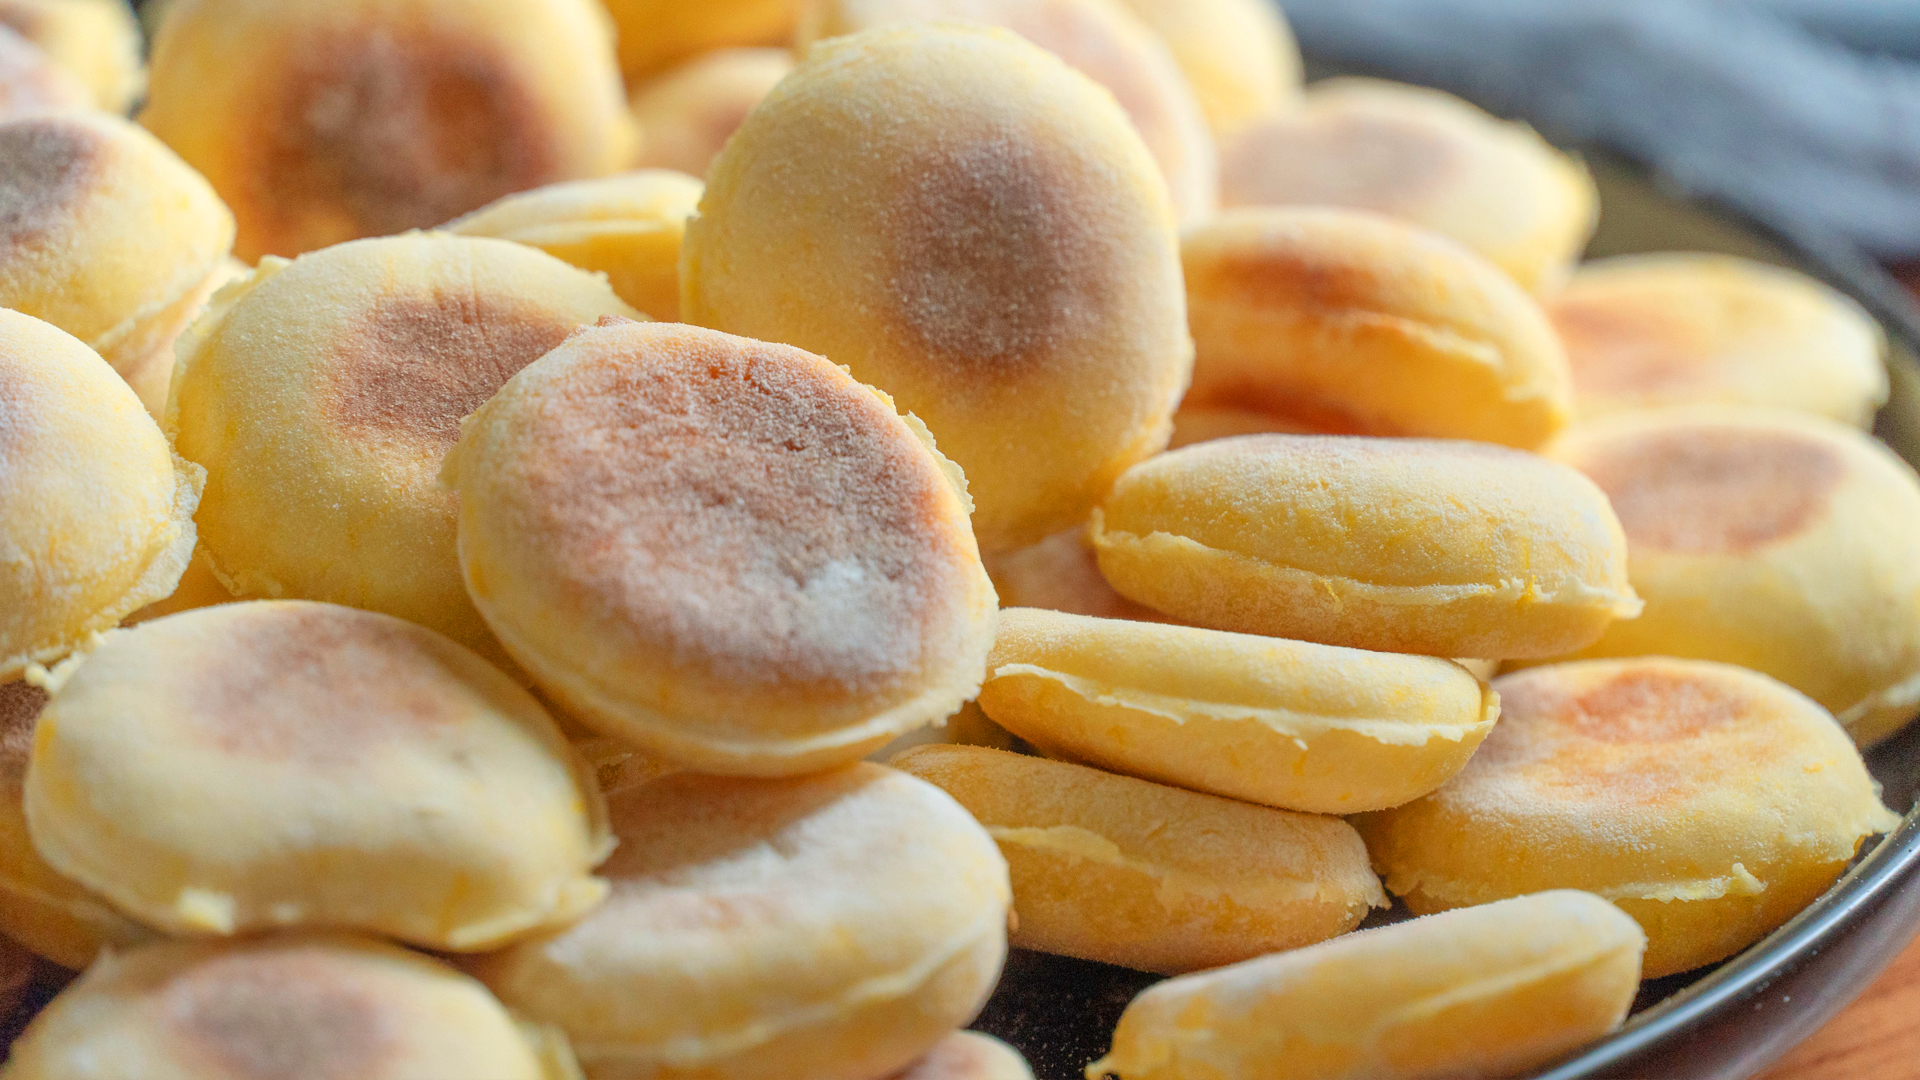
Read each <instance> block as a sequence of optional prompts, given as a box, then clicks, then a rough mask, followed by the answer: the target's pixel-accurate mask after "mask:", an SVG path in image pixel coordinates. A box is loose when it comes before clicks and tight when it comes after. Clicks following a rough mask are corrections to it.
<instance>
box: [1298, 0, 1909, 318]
mask: <svg viewBox="0 0 1920 1080" xmlns="http://www.w3.org/2000/svg"><path fill="white" fill-rule="evenodd" d="M1285 7H1286V11H1287V14H1288V16H1289V18H1290V19H1291V20H1292V22H1293V25H1294V29H1295V31H1296V33H1297V34H1298V37H1299V39H1300V44H1301V47H1302V49H1303V50H1304V51H1305V52H1306V54H1307V55H1308V57H1309V58H1310V68H1314V69H1319V70H1320V71H1322V72H1324V71H1326V70H1329V69H1338V70H1348V71H1363V72H1367V73H1372V74H1380V75H1386V76H1389V77H1394V78H1399V79H1405V80H1407V81H1410V82H1419V83H1425V84H1428V85H1433V86H1438V87H1441V88H1443V89H1447V90H1451V91H1453V92H1455V93H1458V94H1460V95H1462V96H1464V97H1466V98H1468V99H1470V100H1472V101H1474V102H1476V103H1477V104H1479V105H1481V106H1483V107H1485V108H1487V109H1490V110H1491V111H1493V112H1495V113H1499V114H1501V115H1504V116H1508V117H1511V118H1515V119H1522V120H1525V121H1527V122H1529V123H1531V124H1533V125H1534V126H1535V127H1536V128H1538V129H1540V131H1541V132H1542V133H1543V134H1545V135H1546V136H1547V137H1548V138H1550V139H1552V140H1553V141H1555V142H1558V143H1562V144H1566V145H1575V146H1600V147H1608V148H1612V149H1614V150H1616V151H1618V152H1620V153H1622V154H1624V155H1625V156H1627V157H1629V158H1631V159H1633V160H1635V161H1638V162H1640V163H1643V164H1645V165H1646V166H1648V167H1650V168H1651V169H1653V170H1654V171H1655V172H1657V173H1658V174H1659V175H1660V177H1661V178H1662V179H1663V182H1665V183H1667V184H1669V185H1671V186H1673V187H1676V188H1678V189H1681V190H1683V191H1685V192H1688V193H1690V194H1694V195H1697V196H1701V197H1705V198H1709V199H1713V200H1716V201H1719V202H1722V203H1725V204H1728V205H1731V206H1733V207H1736V208H1738V209H1740V210H1743V211H1745V212H1747V213H1749V214H1752V215H1755V216H1758V217H1760V218H1762V219H1765V220H1767V221H1770V222H1776V223H1782V224H1786V225H1789V226H1791V227H1793V228H1795V229H1796V230H1805V231H1815V232H1822V233H1826V234H1828V235H1830V236H1832V237H1836V238H1840V239H1843V240H1845V241H1850V242H1851V243H1852V244H1853V245H1856V246H1857V247H1858V248H1859V249H1861V250H1864V251H1866V252H1868V253H1870V254H1871V255H1873V256H1875V257H1877V258H1879V259H1880V260H1882V261H1884V262H1886V263H1889V264H1892V265H1894V266H1896V267H1897V268H1898V270H1899V272H1900V273H1901V274H1902V275H1903V276H1904V277H1905V278H1906V279H1907V280H1908V282H1909V283H1910V284H1920V267H1917V266H1916V265H1915V262H1916V260H1920V3H1916V2H1914V0H1535V2H1527V0H1289V2H1288V3H1286V4H1285Z"/></svg>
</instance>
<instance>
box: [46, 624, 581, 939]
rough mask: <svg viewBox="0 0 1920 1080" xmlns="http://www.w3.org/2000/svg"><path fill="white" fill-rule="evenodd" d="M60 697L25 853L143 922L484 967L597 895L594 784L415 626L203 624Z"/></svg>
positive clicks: (130, 637)
mask: <svg viewBox="0 0 1920 1080" xmlns="http://www.w3.org/2000/svg"><path fill="white" fill-rule="evenodd" d="M55 682H56V684H57V685H56V686H55V687H54V691H53V698H52V701H51V702H50V703H49V704H48V705H47V707H46V709H45V710H44V711H43V712H42V713H41V714H40V718H39V721H38V725H37V730H36V732H35V737H34V747H33V752H32V757H31V761H30V764H29V767H28V770H27V778H26V794H25V803H26V813H27V825H28V830H29V832H30V834H31V836H32V838H33V843H34V846H35V847H36V848H37V849H38V850H39V852H40V854H41V855H42V856H43V857H44V858H45V859H46V860H47V862H48V864H49V865H51V866H52V867H53V868H54V869H55V870H56V871H58V872H60V873H61V874H64V875H66V876H68V877H70V878H72V879H74V880H75V881H77V882H79V883H81V884H83V885H85V886H87V887H88V888H90V889H92V890H93V891H95V892H97V893H99V894H101V895H103V896H105V897H107V898H108V899H109V900H111V901H112V902H113V904H114V905H115V906H116V907H118V908H119V909H121V910H123V911H126V912H129V913H132V914H133V915H134V916H135V917H137V918H138V919H140V920H141V921H142V922H144V923H147V924H148V925H151V926H154V927H157V928H160V929H163V930H165V931H167V932H169V933H173V934H191V935H217V936H227V935H233V934H240V933H247V932H250V931H258V930H265V929H271V928H276V927H313V926H334V927H349V928H357V929H364V930H368V931H371V932H377V933H384V934H389V935H392V936H394V937H397V938H400V939H402V940H405V941H408V942H411V943H414V944H417V945H422V946H425V947H429V948H436V949H444V950H452V951H473V950H478V949H485V948H492V947H497V946H498V945H501V944H504V943H506V942H508V941H511V940H514V939H515V938H517V937H520V936H524V935H525V934H527V933H531V932H533V931H536V930H539V929H542V928H545V927H549V926H553V925H563V924H565V923H568V922H571V921H573V920H574V919H577V918H578V917H579V916H580V915H582V914H583V913H585V912H586V911H589V910H591V909H592V908H593V907H594V906H595V905H596V904H598V903H599V902H600V900H601V899H602V898H603V897H604V896H605V892H606V884H605V882H603V881H601V880H599V879H597V878H594V877H592V876H591V869H592V867H593V866H594V865H595V864H596V863H598V862H599V861H600V860H601V859H602V858H604V857H605V855H606V853H607V850H608V848H609V847H610V844H611V841H610V840H609V838H608V837H607V834H606V826H605V821H604V816H603V815H604V807H603V804H602V802H601V799H600V794H599V791H598V789H597V788H596V787H595V785H594V782H593V777H592V776H591V774H590V772H589V771H588V769H587V767H586V766H585V765H584V764H583V763H582V762H581V761H580V760H579V759H578V757H577V756H576V755H575V754H574V753H573V751H572V750H571V749H570V748H569V746H568V745H567V743H566V741H565V740H564V738H563V737H562V736H561V735H560V733H559V731H558V730H557V729H556V728H555V727H554V725H553V722H552V720H551V719H549V718H548V716H547V715H546V713H545V712H544V711H543V710H542V709H541V708H540V706H539V705H538V704H537V703H536V702H535V701H534V700H533V699H532V698H531V697H530V696H529V695H528V694H527V693H526V692H525V691H523V690H521V689H520V688H519V687H517V686H515V685H514V684H513V682H512V681H511V680H509V679H508V678H507V677H506V676H505V675H503V674H501V673H500V672H498V671H496V670H494V669H493V668H491V667H489V666H488V665H487V664H486V663H485V662H484V661H482V660H481V659H480V658H479V657H477V656H475V655H474V654H473V653H471V652H469V651H467V650H465V649H463V648H461V647H460V646H458V645H456V644H454V643H453V642H451V641H448V640H446V639H445V638H442V637H440V636H438V635H436V634H434V633H432V632H431V631H428V630H425V629H422V628H420V627H418V626H414V625H413V624H411V623H406V622H402V621H400V620H398V619H394V618H390V617H388V616H384V615H376V614H373V613H371V612H363V611H355V610H353V609H350V608H341V607H334V606H332V605H326V604H312V603H305V602H298V601H279V602H266V601H263V602H254V603H245V604H228V605H223V606H220V607H212V608H202V609H199V610H196V611H190V612H187V613H185V614H181V615H174V616H170V617H168V618H165V619H159V620H155V621H153V622H150V623H144V624H142V625H141V626H139V627H137V628H135V629H132V630H121V631H116V632H114V633H112V634H110V635H107V636H106V637H105V638H104V639H103V640H102V641H101V643H100V644H99V645H98V646H97V647H96V648H95V649H94V650H93V651H92V652H90V653H88V654H87V655H86V656H85V657H84V658H77V659H75V660H70V661H69V662H68V663H67V664H66V665H63V667H62V668H61V669H60V670H58V671H57V672H56V673H55ZM210 775H218V776H220V777H221V778H222V781H221V783H220V784H219V785H217V786H214V787H208V786H206V785H204V784H200V783H199V779H200V778H204V777H206V776H210ZM189 789H191V790H195V791H196V792H198V794H196V795H195V797H194V798H192V799H182V798H181V797H180V793H181V792H182V791H185V790H189Z"/></svg>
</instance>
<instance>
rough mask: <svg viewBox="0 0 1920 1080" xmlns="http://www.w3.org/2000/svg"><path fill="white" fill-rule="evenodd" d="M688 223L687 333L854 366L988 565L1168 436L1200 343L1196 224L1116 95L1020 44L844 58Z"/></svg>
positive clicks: (850, 47) (819, 72)
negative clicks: (923, 446)
mask: <svg viewBox="0 0 1920 1080" xmlns="http://www.w3.org/2000/svg"><path fill="white" fill-rule="evenodd" d="M708 181H709V182H708V185H707V194H706V198H705V199H704V200H703V201H702V202H701V205H700V216H699V217H698V218H696V219H695V220H694V221H693V222H692V223H691V224H690V225H688V227H687V247H686V253H685V256H684V259H683V263H682V269H683V290H682V295H681V316H682V318H684V319H686V320H687V321H688V322H691V323H697V324H699V325H702V326H711V327H714V328H716V329H719V330H725V331H727V332H728V333H734V334H744V335H746V336H748V337H755V338H760V339H763V340H767V341H783V342H786V343H788V344H792V345H796V346H799V347H800V348H803V349H807V350H809V351H812V352H816V353H819V354H821V355H822V356H825V357H827V358H829V359H831V360H833V361H834V362H835V363H840V364H846V365H847V366H848V368H849V370H851V371H852V372H853V375H854V377H855V378H858V379H860V380H862V381H864V382H867V383H870V384H872V385H874V386H877V387H879V388H880V389H882V390H884V391H886V392H887V393H889V394H892V395H893V396H894V397H895V398H896V399H897V400H898V401H899V402H900V404H901V406H902V407H903V408H905V409H907V410H909V411H911V412H913V413H914V414H915V415H917V416H919V417H920V418H921V419H923V420H925V421H926V422H927V426H928V427H929V428H931V429H932V430H933V434H934V437H935V438H937V439H938V440H939V442H940V449H941V452H943V453H945V454H947V455H948V456H950V457H951V458H953V460H954V461H955V462H957V463H959V465H960V467H961V468H962V469H965V470H966V474H967V481H968V485H969V488H970V489H971V491H972V494H973V499H974V503H975V511H974V521H973V524H974V529H975V531H976V533H978V535H979V538H980V545H981V547H982V548H983V549H985V550H988V551H996V550H1004V549H1007V548H1013V547H1020V546H1022V545H1025V544H1031V543H1037V542H1038V541H1040V540H1043V539H1045V538H1046V537H1047V536H1049V535H1051V534H1053V533H1056V532H1058V531H1060V530H1061V529H1064V528H1067V527H1069V526H1072V525H1074V524H1077V523H1079V522H1081V521H1084V520H1085V519H1086V515H1087V513H1088V511H1090V510H1092V508H1093V506H1094V505H1095V504H1096V503H1097V502H1098V501H1099V499H1100V497H1101V496H1102V495H1103V494H1105V492H1106V490H1107V488H1108V487H1109V486H1110V485H1111V484H1112V483H1113V480H1114V478H1115V477H1117V476H1118V475H1119V474H1120V473H1121V471H1123V470H1124V469H1126V467H1127V466H1129V465H1131V464H1133V463H1134V462H1136V461H1140V460H1143V459H1144V458H1146V457H1148V456H1149V455H1151V454H1153V453H1154V452H1156V451H1157V450H1159V449H1160V447H1161V446H1163V445H1164V444H1165V443H1166V438H1167V432H1168V418H1169V417H1171V416H1172V414H1173V408H1174V405H1175V403H1176V402H1177V401H1178V400H1179V396H1180V393H1181V391H1182V390H1184V389H1185V387H1186V382H1187V378H1188V374H1189V372H1190V370H1191V369H1190V362H1191V358H1192V344H1191V340H1190V339H1189V337H1188V335H1187V327H1186V305H1185V300H1184V293H1183V290H1182V288H1181V283H1180V267H1179V254H1178V239H1177V237H1176V235H1175V231H1174V221H1173V212H1172V208H1171V206H1170V204H1169V203H1168V201H1167V197H1166V194H1165V190H1164V185H1163V184H1162V183H1161V181H1160V179H1159V176H1158V173H1157V171H1156V170H1155V168H1154V165H1153V161H1152V158H1151V157H1149V156H1148V154H1147V152H1146V148H1145V146H1144V145H1143V144H1142V143H1141V141H1140V137H1139V136H1138V135H1137V134H1135V132H1134V130H1133V127H1132V125H1130V124H1129V123H1128V122H1127V119H1126V116H1125V114H1124V113H1122V112H1121V111H1120V109H1119V108H1118V107H1117V106H1115V105H1114V103H1113V101H1112V98H1111V96H1110V95H1108V94H1107V93H1106V92H1104V91H1103V90H1101V89H1100V88H1099V87H1098V86H1097V85H1095V84H1094V83H1093V82H1092V81H1091V80H1089V79H1087V78H1086V77H1084V76H1082V75H1080V74H1079V73H1077V72H1075V71H1073V70H1071V69H1070V68H1068V67H1067V66H1066V65H1065V64H1063V63H1061V62H1060V61H1059V60H1058V59H1057V58H1055V57H1054V56H1052V55H1050V54H1048V53H1046V52H1045V51H1043V50H1041V49H1038V48H1036V47H1034V46H1032V45H1029V44H1027V43H1026V42H1024V41H1021V40H1019V39H1018V38H1016V37H1014V36H1013V35H1011V34H1009V33H1007V32H1005V31H1000V30H990V29H976V28H967V27H959V26H952V25H942V26H931V27H930V26H909V27H902V28H896V29H883V30H873V31H868V32H866V33H863V34H856V35H853V36H851V37H846V38H838V39H834V40H832V41H827V42H822V43H821V44H819V45H817V46H815V47H814V49H813V50H812V52H811V53H809V55H808V57H807V59H806V61H805V62H803V63H802V64H801V65H800V67H799V68H798V69H797V70H796V71H795V72H794V74H793V75H792V76H790V77H789V78H788V79H787V80H786V81H784V82H782V83H781V84H780V86H779V87H778V88H777V89H775V90H774V92H773V93H772V94H771V95H770V96H769V97H768V98H767V99H766V100H765V101H764V102H762V103H761V104H760V106H759V107H758V108H756V109H755V110H754V111H753V114H752V115H751V116H749V117H748V118H747V122H746V124H745V125H744V126H742V127H741V129H740V131H739V133H738V134H737V135H735V136H734V138H733V141H732V142H730V143H728V144H727V149H726V151H725V152H724V153H722V154H721V156H720V160H719V161H718V162H717V163H716V164H715V166H714V169H713V172H712V173H711V175H710V176H709V177H708Z"/></svg>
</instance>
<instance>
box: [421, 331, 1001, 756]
mask: <svg viewBox="0 0 1920 1080" xmlns="http://www.w3.org/2000/svg"><path fill="white" fill-rule="evenodd" d="M715 373H720V374H717V375H716V374H715ZM694 401H697V402H699V403H700V404H699V405H698V407H694V406H692V405H689V404H688V403H689V402H694ZM829 450H830V451H831V453H829V452H828V451H829ZM445 477H446V479H447V481H448V482H449V483H450V484H451V485H452V486H454V487H455V488H456V489H457V490H458V491H459V493H460V560H461V566H462V568H463V571H464V573H465V577H466V581H467V585H468V590H469V592H470V593H471V595H472V596H473V599H474V602H475V603H476V604H477V605H478V606H479V609H480V611H481V612H482V613H483V614H484V615H485V616H486V618H487V621H488V623H489V625H490V626H491V627H492V629H493V630H494V632H495V633H496V634H497V635H499V638H500V640H501V642H502V643H503V644H504V645H505V646H506V648H507V650H508V652H509V653H511V654H512V655H513V656H514V658H515V659H516V660H517V661H519V663H520V664H521V665H523V666H524V667H525V668H526V669H527V670H528V671H529V672H530V673H532V675H533V676H534V679H535V680H536V682H538V683H539V685H540V686H541V688H542V689H543V691H545V692H546V693H548V694H551V695H552V696H553V697H554V698H555V699H556V700H557V701H558V702H560V704H561V705H562V706H563V707H564V708H565V709H566V710H567V711H568V712H570V713H572V714H573V715H574V716H576V717H577V718H578V719H580V720H581V721H583V722H585V723H587V724H589V725H591V726H593V727H594V728H595V729H596V730H598V731H599V732H600V733H602V734H605V735H609V736H613V737H616V738H621V739H624V740H627V741H629V742H632V743H634V744H636V745H638V746H640V747H643V748H646V749H649V750H651V751H653V752H655V753H657V754H659V755H660V756H662V757H665V758H668V759H670V760H672V761H674V762H677V763H679V764H682V765H686V766H689V767H693V768H698V769H701V770H703V771H707V772H721V773H731V774H746V775H763V776H764V775H772V776H782V775H792V774H796V773H802V772H810V771H815V770H818V769H821V768H825V767H829V766H832V765H836V764H845V763H847V762H850V761H855V760H858V759H859V758H861V757H862V756H864V755H866V754H867V753H869V752H871V751H873V750H875V749H877V748H878V747H880V746H881V745H883V744H885V743H886V742H887V741H888V740H890V739H892V738H894V737H895V736H898V735H900V734H902V733H903V732H907V731H911V730H913V729H916V728H919V727H923V726H926V725H928V724H932V723H936V722H938V721H939V720H941V719H942V718H944V717H946V716H947V715H949V714H950V713H952V712H953V710H954V709H955V708H957V707H958V706H959V705H960V703H961V702H963V701H966V700H968V699H970V698H971V697H972V696H973V695H974V692H975V691H976V690H977V689H978V687H979V685H980V677H981V672H982V667H983V664H984V660H985V657H986V652H987V649H988V648H989V647H990V646H991V644H992V636H993V624H994V617H995V613H996V603H995V598H994V595H993V588H992V584H991V582H990V581H989V580H988V578H987V575H986V571H985V570H984V569H983V568H982V567H981V565H980V561H979V555H978V552H977V549H976V548H975V547H974V543H973V537H972V534H971V532H970V531H969V530H968V528H967V519H966V513H967V509H968V506H967V502H966V489H965V481H964V479H963V478H962V477H961V476H960V475H959V472H958V470H957V469H954V468H953V466H952V464H951V463H950V462H948V461H946V459H945V458H943V457H942V456H941V455H940V453H939V451H938V450H936V449H934V446H933V443H932V440H931V439H930V438H929V437H928V435H927V433H926V430H925V428H924V427H922V426H920V425H919V423H918V421H916V420H915V419H914V418H913V417H912V416H911V415H909V416H905V417H902V416H900V415H899V414H898V413H897V412H896V411H895V409H894V405H893V402H892V401H891V400H889V399H887V398H886V397H885V396H884V395H881V394H878V393H876V392H874V391H872V390H871V389H869V388H867V387H865V386H862V385H861V384H859V383H858V382H855V381H854V380H853V379H852V377H850V376H849V375H848V374H847V373H846V372H845V371H844V370H842V369H840V368H837V367H835V366H833V365H832V364H829V363H828V362H826V361H825V360H823V359H821V358H820V357H818V356H813V355H810V354H808V353H805V352H802V351H801V350H798V349H792V348H788V347H785V346H779V345H770V344H767V343H764V342H754V341H748V340H746V339H742V338H735V337H731V336H729V335H726V334H719V333H715V332H713V331H709V330H699V329H695V328H692V327H687V326H673V325H667V324H646V325H640V324H631V323H629V324H623V325H603V326H602V327H599V328H595V329H591V330H584V331H581V332H580V333H578V334H576V335H574V336H573V337H572V338H570V339H569V340H568V342H567V343H566V344H565V345H563V346H561V347H560V348H559V349H556V350H555V351H554V352H552V353H550V354H548V355H547V356H546V357H545V358H543V359H542V360H541V361H540V362H539V363H536V364H534V365H532V366H531V367H529V368H527V369H526V370H525V371H523V372H521V373H520V374H519V375H517V376H515V377H514V379H513V380H512V381H511V382H509V383H508V384H507V386H506V387H505V388H504V389H502V391H501V392H500V393H499V394H498V395H496V396H495V397H494V398H493V399H492V400H491V401H489V402H488V403H487V405H486V406H485V407H484V408H482V409H481V410H480V411H479V412H478V413H476V414H475V415H474V416H473V417H472V418H471V419H470V420H469V421H468V422H467V423H466V425H465V428H464V432H463V435H462V437H461V442H460V445H459V447H458V448H457V449H456V450H455V451H454V453H453V454H452V455H450V456H449V458H448V462H447V467H446V472H445ZM720 492H725V493H726V494H724V495H720V494H716V493H720ZM609 534H611V538H610V536H609Z"/></svg>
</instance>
